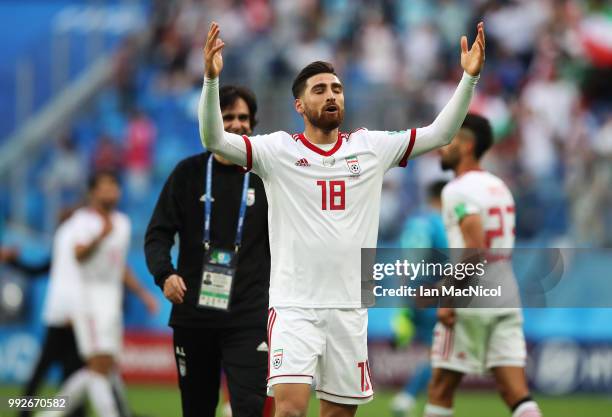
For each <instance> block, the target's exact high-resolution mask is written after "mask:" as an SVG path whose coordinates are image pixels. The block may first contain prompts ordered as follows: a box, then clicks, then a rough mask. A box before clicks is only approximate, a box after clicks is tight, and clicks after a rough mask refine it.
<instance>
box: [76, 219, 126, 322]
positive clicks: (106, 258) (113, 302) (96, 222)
mask: <svg viewBox="0 0 612 417" xmlns="http://www.w3.org/2000/svg"><path fill="white" fill-rule="evenodd" d="M111 216H112V224H113V228H112V231H111V232H110V234H109V235H108V236H106V237H105V238H104V239H103V240H102V241H101V242H100V244H99V245H98V247H97V248H96V249H95V251H94V252H93V253H92V254H91V255H90V256H89V257H88V258H87V259H85V260H84V261H83V262H80V263H79V274H80V279H81V288H82V297H83V298H82V300H81V301H82V302H81V303H80V304H81V308H83V309H84V310H85V311H95V312H104V313H105V314H113V315H114V314H121V302H122V299H123V276H124V272H125V268H126V258H127V252H128V249H129V243H130V229H131V226H130V220H129V219H128V217H127V216H126V215H125V214H123V213H119V212H117V211H115V212H114V213H113V214H112V215H111ZM73 222H74V225H73V227H74V229H75V236H76V238H75V246H76V245H79V244H89V243H90V242H91V241H92V240H93V239H95V238H96V237H98V236H99V235H100V233H101V232H102V228H103V227H104V224H103V219H102V217H101V215H100V214H99V213H97V212H96V211H94V210H92V209H91V208H82V209H79V210H78V211H77V212H75V214H74V220H73Z"/></svg>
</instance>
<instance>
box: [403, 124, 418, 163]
mask: <svg viewBox="0 0 612 417" xmlns="http://www.w3.org/2000/svg"><path fill="white" fill-rule="evenodd" d="M415 141H416V129H412V130H410V142H408V147H407V148H406V152H404V156H402V159H401V160H400V162H399V166H401V167H402V168H404V167H406V165H408V158H410V154H411V153H412V148H414V142H415Z"/></svg>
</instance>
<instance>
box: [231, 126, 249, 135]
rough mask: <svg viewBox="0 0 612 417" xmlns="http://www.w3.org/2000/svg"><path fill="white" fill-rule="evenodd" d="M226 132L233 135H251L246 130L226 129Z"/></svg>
mask: <svg viewBox="0 0 612 417" xmlns="http://www.w3.org/2000/svg"><path fill="white" fill-rule="evenodd" d="M227 131H228V132H229V133H233V134H235V135H250V134H251V133H253V132H252V131H251V130H250V129H247V128H240V129H228V130H227Z"/></svg>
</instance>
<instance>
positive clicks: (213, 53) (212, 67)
mask: <svg viewBox="0 0 612 417" xmlns="http://www.w3.org/2000/svg"><path fill="white" fill-rule="evenodd" d="M220 31H221V30H220V29H219V24H218V23H217V22H212V23H211V24H210V29H209V30H208V36H207V37H206V45H204V71H205V74H206V77H207V78H217V77H218V76H219V74H221V70H222V69H223V57H222V56H221V51H222V50H223V47H224V46H225V44H224V43H223V41H222V40H221V38H219V32H220Z"/></svg>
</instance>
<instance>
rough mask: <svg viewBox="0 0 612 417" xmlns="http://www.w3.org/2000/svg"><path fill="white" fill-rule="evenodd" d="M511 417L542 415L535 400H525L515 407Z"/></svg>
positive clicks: (537, 416) (536, 416)
mask: <svg viewBox="0 0 612 417" xmlns="http://www.w3.org/2000/svg"><path fill="white" fill-rule="evenodd" d="M512 417H542V412H541V411H540V407H538V404H537V403H536V402H535V401H525V402H524V403H523V404H521V405H519V406H518V407H516V410H514V412H513V413H512Z"/></svg>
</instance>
